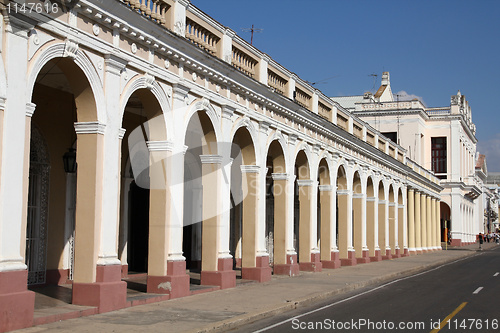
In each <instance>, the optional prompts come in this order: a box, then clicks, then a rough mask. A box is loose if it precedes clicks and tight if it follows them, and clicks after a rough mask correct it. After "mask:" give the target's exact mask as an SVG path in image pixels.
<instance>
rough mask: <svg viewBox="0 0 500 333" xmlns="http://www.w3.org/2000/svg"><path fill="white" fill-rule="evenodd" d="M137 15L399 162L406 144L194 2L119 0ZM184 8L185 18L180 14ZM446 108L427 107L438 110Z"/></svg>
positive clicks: (389, 105)
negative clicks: (375, 126)
mask: <svg viewBox="0 0 500 333" xmlns="http://www.w3.org/2000/svg"><path fill="white" fill-rule="evenodd" d="M117 1H120V2H121V3H123V4H125V5H127V6H129V7H130V8H131V9H132V10H134V11H136V12H137V13H139V14H140V15H142V16H144V17H146V18H148V19H150V20H152V21H154V22H155V23H157V24H160V25H162V26H164V27H165V28H166V29H169V30H171V31H172V32H174V33H175V34H177V35H180V36H181V37H184V38H186V39H187V40H188V41H190V42H191V43H193V44H194V45H196V46H197V47H199V48H201V49H203V50H205V51H206V52H207V53H209V54H210V55H212V56H215V57H218V58H220V59H222V60H223V61H225V62H227V63H229V64H230V65H232V66H233V67H234V68H236V69H238V70H239V71H241V72H243V73H244V74H246V75H248V76H249V77H251V78H253V79H256V80H258V81H259V82H261V83H262V84H265V85H267V86H269V87H270V88H272V89H273V90H274V92H275V93H277V94H280V95H282V96H284V97H285V98H289V99H293V100H294V101H295V102H296V103H297V104H298V105H300V106H301V107H303V108H306V109H307V110H309V111H311V112H314V113H317V114H318V115H319V116H320V117H322V118H324V119H326V120H328V121H330V122H332V123H334V124H336V125H337V126H338V127H340V128H342V129H344V130H345V131H347V132H349V133H351V134H352V135H354V136H356V137H357V138H359V139H361V140H363V141H365V142H367V143H368V144H370V145H372V146H374V147H377V148H378V149H379V150H381V151H382V152H384V153H386V154H389V155H390V156H392V157H393V158H395V159H397V160H399V161H400V162H403V161H404V160H405V152H406V151H405V150H404V149H403V148H401V147H399V146H398V145H397V144H395V143H394V142H391V141H390V140H387V139H386V138H384V137H383V136H382V135H381V134H380V133H379V132H378V131H376V130H375V129H373V128H372V127H370V126H369V125H367V124H366V123H364V122H363V121H361V120H360V119H358V118H357V117H355V116H353V115H352V114H351V113H350V112H348V111H346V110H344V109H343V108H342V107H340V105H338V104H337V103H335V102H333V101H332V100H331V99H329V98H328V97H326V96H325V95H323V94H322V93H321V92H320V91H318V90H317V89H315V88H314V87H313V86H311V85H310V84H309V83H308V82H307V81H304V80H302V79H300V78H298V77H297V76H296V75H295V74H293V73H292V72H290V71H288V70H287V69H286V68H284V67H282V66H281V65H280V64H278V63H276V62H275V61H274V60H272V59H270V58H269V57H268V56H267V55H266V54H264V53H262V52H261V51H259V50H258V49H256V48H255V47H253V46H252V45H250V44H249V43H248V42H246V41H245V40H243V39H242V38H240V37H238V36H237V35H235V33H234V32H233V31H232V30H230V29H229V28H227V27H224V26H223V25H222V24H220V23H219V22H217V21H215V20H214V19H212V18H211V17H210V16H208V15H206V14H205V13H203V12H202V11H201V10H199V9H198V8H196V7H195V6H193V5H192V4H191V3H190V2H189V1H188V0H117ZM179 13H184V14H183V17H184V20H185V21H184V22H182V15H180V14H179ZM292 93H293V94H292ZM360 107H362V108H363V109H367V108H370V109H371V108H373V110H391V109H412V108H424V107H423V105H422V103H421V102H420V101H418V100H413V101H401V102H385V103H376V104H373V103H372V104H364V103H361V105H360ZM445 112H449V109H448V110H437V109H436V110H434V109H432V110H430V111H429V114H438V113H439V114H441V113H445Z"/></svg>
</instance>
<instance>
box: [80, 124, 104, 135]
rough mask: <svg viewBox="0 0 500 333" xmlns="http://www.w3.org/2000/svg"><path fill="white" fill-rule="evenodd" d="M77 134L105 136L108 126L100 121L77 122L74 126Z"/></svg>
mask: <svg viewBox="0 0 500 333" xmlns="http://www.w3.org/2000/svg"><path fill="white" fill-rule="evenodd" d="M74 126H75V132H76V134H77V135H78V134H104V131H105V129H106V124H103V123H101V122H98V121H86V122H77V123H75V124H74Z"/></svg>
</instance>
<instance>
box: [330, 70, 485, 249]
mask: <svg viewBox="0 0 500 333" xmlns="http://www.w3.org/2000/svg"><path fill="white" fill-rule="evenodd" d="M332 99H333V100H334V101H337V102H338V103H340V104H341V105H342V106H344V107H345V108H346V109H348V110H349V111H351V113H352V114H354V115H356V116H357V117H359V118H360V119H363V120H364V121H366V122H367V123H369V124H370V125H371V126H373V127H374V128H375V129H377V130H378V131H380V132H381V133H382V135H384V136H385V137H386V138H388V139H390V140H391V141H393V142H395V143H397V144H398V145H400V146H402V147H404V148H405V149H406V150H407V155H408V157H409V158H411V159H412V160H413V161H415V162H416V163H418V164H419V165H421V166H422V167H424V168H425V169H429V170H432V172H434V174H435V175H436V177H438V178H439V179H440V184H441V186H443V188H444V190H443V192H441V217H440V219H441V240H443V241H444V239H445V236H446V234H447V229H448V228H449V229H451V236H452V244H454V245H461V244H468V243H471V242H474V241H475V238H476V235H477V234H478V233H479V232H483V231H484V230H483V223H482V222H483V207H482V205H483V204H482V200H481V199H478V197H480V196H481V195H482V193H483V181H484V180H485V174H482V176H481V177H480V174H478V173H476V168H475V166H476V160H475V156H476V143H477V139H476V136H475V133H476V126H475V125H474V123H473V122H472V113H471V107H470V106H469V103H468V101H467V100H466V99H465V95H462V94H461V93H460V91H459V92H458V93H457V94H456V95H454V96H451V102H450V105H449V106H446V107H426V106H425V105H424V104H423V103H422V102H421V101H419V100H418V99H413V100H410V101H408V100H404V101H403V100H399V98H398V96H396V98H395V96H394V94H393V93H392V90H391V82H390V76H389V72H384V73H383V74H382V82H381V86H380V88H379V89H378V90H377V92H376V93H375V94H371V93H365V94H364V95H362V96H348V97H334V98H332Z"/></svg>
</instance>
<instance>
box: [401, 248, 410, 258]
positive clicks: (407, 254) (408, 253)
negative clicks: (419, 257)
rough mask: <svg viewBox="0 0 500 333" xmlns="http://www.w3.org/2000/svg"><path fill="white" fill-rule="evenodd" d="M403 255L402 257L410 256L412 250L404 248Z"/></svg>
mask: <svg viewBox="0 0 500 333" xmlns="http://www.w3.org/2000/svg"><path fill="white" fill-rule="evenodd" d="M401 256H402V257H409V256H410V251H409V250H408V249H404V251H403V254H402V255H401Z"/></svg>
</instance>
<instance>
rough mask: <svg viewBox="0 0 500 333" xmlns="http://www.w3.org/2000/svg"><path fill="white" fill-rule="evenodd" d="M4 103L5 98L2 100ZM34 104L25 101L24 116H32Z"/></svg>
mask: <svg viewBox="0 0 500 333" xmlns="http://www.w3.org/2000/svg"><path fill="white" fill-rule="evenodd" d="M4 105H5V100H4ZM35 109H36V104H35V103H26V116H27V117H32V116H33V113H35Z"/></svg>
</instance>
